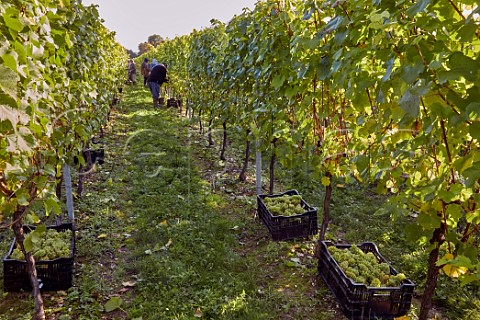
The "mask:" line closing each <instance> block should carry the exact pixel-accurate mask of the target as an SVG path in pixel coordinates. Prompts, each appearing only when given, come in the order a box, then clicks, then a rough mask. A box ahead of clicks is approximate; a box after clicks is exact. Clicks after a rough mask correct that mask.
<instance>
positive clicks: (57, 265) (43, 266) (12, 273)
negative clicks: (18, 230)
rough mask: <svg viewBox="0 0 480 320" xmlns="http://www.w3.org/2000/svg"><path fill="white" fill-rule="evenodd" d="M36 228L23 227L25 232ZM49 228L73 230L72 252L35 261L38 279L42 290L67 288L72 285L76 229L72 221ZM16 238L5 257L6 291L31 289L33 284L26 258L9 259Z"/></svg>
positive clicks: (4, 279)
mask: <svg viewBox="0 0 480 320" xmlns="http://www.w3.org/2000/svg"><path fill="white" fill-rule="evenodd" d="M34 229H35V227H34V226H24V227H23V230H24V232H25V233H28V232H30V230H34ZM47 229H55V230H57V231H59V232H62V231H65V230H72V247H71V253H70V257H68V258H58V259H54V260H40V261H35V266H36V269H37V277H38V281H39V283H40V285H41V290H42V291H56V290H66V289H68V288H70V287H71V286H72V278H73V259H74V254H75V230H74V228H73V224H72V223H64V224H60V225H58V226H48V227H47ZM15 240H16V239H14V240H13V242H12V245H11V246H10V250H9V251H8V254H7V256H6V257H5V258H4V259H3V287H4V288H3V289H4V291H6V292H15V291H22V290H25V291H31V290H32V286H31V284H30V280H29V278H28V274H27V271H26V262H25V260H16V259H9V258H10V255H11V254H12V252H13V249H15V246H16V243H15Z"/></svg>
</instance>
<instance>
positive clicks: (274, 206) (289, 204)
mask: <svg viewBox="0 0 480 320" xmlns="http://www.w3.org/2000/svg"><path fill="white" fill-rule="evenodd" d="M263 202H265V205H266V206H267V208H268V210H269V211H270V212H271V213H272V214H273V215H276V216H278V215H283V216H294V215H297V214H302V213H304V212H305V209H304V208H303V207H302V196H301V195H297V194H296V195H292V196H289V195H283V196H281V197H275V198H270V197H266V198H264V199H263Z"/></svg>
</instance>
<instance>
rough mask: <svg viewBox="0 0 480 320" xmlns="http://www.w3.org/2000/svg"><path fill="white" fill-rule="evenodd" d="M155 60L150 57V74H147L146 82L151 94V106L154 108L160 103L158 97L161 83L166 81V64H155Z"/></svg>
mask: <svg viewBox="0 0 480 320" xmlns="http://www.w3.org/2000/svg"><path fill="white" fill-rule="evenodd" d="M156 63H157V61H156V60H155V59H152V63H151V65H150V68H151V70H150V75H149V76H148V79H147V82H148V87H149V88H150V92H151V94H152V99H153V106H154V107H155V108H158V107H160V105H162V103H160V102H159V100H160V99H159V98H160V87H161V85H162V84H163V83H165V82H168V79H167V64H162V63H159V64H156Z"/></svg>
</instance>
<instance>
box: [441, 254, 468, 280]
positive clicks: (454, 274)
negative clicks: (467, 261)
mask: <svg viewBox="0 0 480 320" xmlns="http://www.w3.org/2000/svg"><path fill="white" fill-rule="evenodd" d="M454 258H455V257H454V256H453V254H451V253H447V254H445V256H443V258H442V259H441V260H447V261H449V260H453V259H454ZM442 270H443V272H445V274H446V275H447V276H449V277H451V278H458V277H459V276H461V275H463V274H465V273H467V271H468V268H466V267H459V266H455V265H452V264H446V265H444V266H443V268H442Z"/></svg>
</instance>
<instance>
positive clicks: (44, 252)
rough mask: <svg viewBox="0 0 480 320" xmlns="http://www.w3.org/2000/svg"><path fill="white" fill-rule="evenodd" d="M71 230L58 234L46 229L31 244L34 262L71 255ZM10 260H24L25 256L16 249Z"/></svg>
mask: <svg viewBox="0 0 480 320" xmlns="http://www.w3.org/2000/svg"><path fill="white" fill-rule="evenodd" d="M71 243H72V230H65V231H62V232H58V231H57V230H55V229H47V231H46V232H45V233H44V234H43V237H42V238H40V239H39V240H38V241H37V242H33V248H32V254H33V257H34V258H35V260H36V261H41V260H53V259H57V258H68V257H70V253H71ZM10 258H11V259H16V260H25V256H24V255H23V253H22V251H21V250H20V249H19V248H18V245H17V248H15V249H13V252H12V254H11V255H10Z"/></svg>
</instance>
